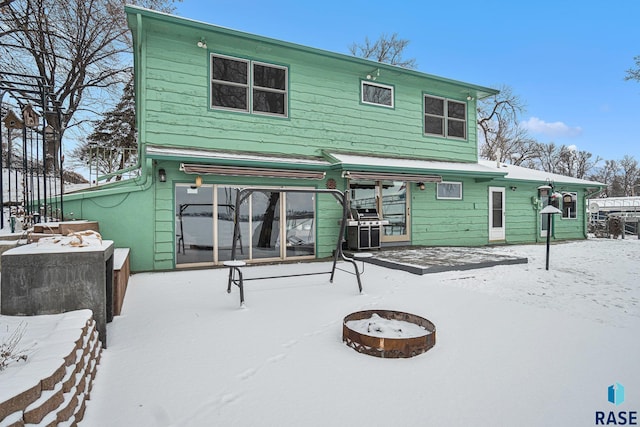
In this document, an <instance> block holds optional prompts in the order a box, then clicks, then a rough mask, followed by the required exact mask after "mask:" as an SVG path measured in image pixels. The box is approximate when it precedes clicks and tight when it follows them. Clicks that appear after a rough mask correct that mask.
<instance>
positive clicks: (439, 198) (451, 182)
mask: <svg viewBox="0 0 640 427" xmlns="http://www.w3.org/2000/svg"><path fill="white" fill-rule="evenodd" d="M441 184H458V186H459V187H460V197H443V196H440V194H439V191H438V189H439V188H440V185H441ZM462 191H463V188H462V182H461V181H442V182H438V183H436V199H438V200H462Z"/></svg>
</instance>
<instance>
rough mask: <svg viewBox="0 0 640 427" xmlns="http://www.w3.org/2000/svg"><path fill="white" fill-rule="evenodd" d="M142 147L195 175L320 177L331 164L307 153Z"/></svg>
mask: <svg viewBox="0 0 640 427" xmlns="http://www.w3.org/2000/svg"><path fill="white" fill-rule="evenodd" d="M145 150H146V151H145V153H146V155H147V157H149V158H151V159H155V160H166V161H175V162H179V163H180V170H181V171H182V172H184V173H187V174H197V175H225V176H243V177H267V178H295V179H324V177H325V171H326V170H327V169H328V168H329V167H330V166H331V163H329V162H327V161H326V160H321V159H314V158H308V157H285V156H270V155H256V154H253V153H245V152H238V151H212V150H202V149H192V148H182V147H160V146H153V145H147V146H146V149H145Z"/></svg>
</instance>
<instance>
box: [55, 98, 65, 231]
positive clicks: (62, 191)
mask: <svg viewBox="0 0 640 427" xmlns="http://www.w3.org/2000/svg"><path fill="white" fill-rule="evenodd" d="M61 107H62V106H61V105H60V104H59V103H57V105H56V113H57V114H58V127H59V129H58V135H57V136H58V144H60V221H64V206H63V201H62V196H63V194H64V169H63V167H62V160H63V157H64V155H63V154H62V111H60V108H61Z"/></svg>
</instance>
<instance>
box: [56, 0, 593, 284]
mask: <svg viewBox="0 0 640 427" xmlns="http://www.w3.org/2000/svg"><path fill="white" fill-rule="evenodd" d="M126 13H127V17H128V22H129V27H130V29H131V32H132V35H133V49H134V66H135V90H136V115H137V117H136V120H137V127H138V132H139V164H138V165H137V166H136V167H138V168H140V177H139V178H137V179H134V180H127V181H121V182H118V183H112V184H107V185H104V186H100V187H97V188H94V189H92V190H90V191H85V192H82V193H79V194H73V195H69V196H68V197H67V198H66V199H65V207H66V209H65V210H66V211H67V212H70V211H72V212H73V213H74V216H75V217H76V218H87V219H92V220H98V221H99V222H100V229H101V231H102V232H103V233H104V234H105V235H106V236H108V237H109V238H110V239H113V240H114V241H115V242H116V245H117V246H127V247H130V248H131V249H132V258H131V261H132V269H133V270H136V271H141V270H162V269H174V268H179V267H186V266H207V265H218V264H220V263H222V261H224V260H227V259H229V257H230V256H231V250H230V248H231V245H232V240H233V237H232V236H233V224H234V218H236V210H239V212H238V213H239V214H238V216H237V218H239V221H240V230H241V233H240V236H239V239H238V241H237V245H238V247H239V248H240V249H239V251H238V256H239V257H241V258H242V259H246V260H248V261H250V262H258V261H263V260H267V261H274V260H292V259H305V258H322V257H327V256H330V255H331V252H332V250H333V249H334V248H335V244H336V239H337V236H338V230H339V219H340V217H341V207H340V206H339V205H338V204H337V203H336V200H335V199H334V198H333V197H330V196H327V195H324V194H315V193H304V192H303V193H286V192H284V191H283V189H287V188H298V189H304V188H308V189H314V188H315V189H317V188H337V189H339V190H343V191H346V193H347V195H348V196H349V200H350V206H351V207H352V208H354V209H361V210H362V209H367V211H366V212H369V213H371V212H377V214H378V216H379V219H380V220H382V224H384V225H382V227H381V230H380V235H379V241H380V245H381V246H382V247H385V246H391V245H407V246H409V245H431V246H434V245H449V246H472V245H475V246H477V245H487V244H493V243H499V244H503V243H526V242H536V241H540V240H542V239H544V238H545V236H546V233H548V232H549V231H548V228H549V227H548V224H547V223H546V220H545V219H546V216H541V215H540V213H539V211H540V209H541V207H542V206H544V205H545V204H546V203H547V201H548V200H549V197H550V196H557V198H559V199H560V200H559V202H558V206H559V208H560V209H561V210H562V214H561V215H560V214H559V215H558V216H557V220H556V221H555V222H554V226H553V228H552V230H551V233H552V235H553V237H554V238H555V239H581V238H585V236H586V215H587V212H586V209H585V198H586V197H587V196H589V195H590V193H594V192H597V191H598V190H600V188H601V184H599V183H595V182H589V181H584V180H578V179H574V178H569V177H564V176H559V175H553V174H548V173H543V172H539V171H531V170H528V169H523V168H518V167H514V166H507V165H499V164H496V163H495V162H486V161H479V160H478V133H477V126H476V120H477V118H476V103H477V101H478V100H479V99H482V98H484V97H487V96H491V95H494V94H496V93H497V91H496V90H494V89H490V88H486V87H482V86H478V85H474V84H471V83H465V82H460V81H455V80H450V79H447V78H442V77H438V76H433V75H429V74H425V73H422V72H418V71H414V70H407V69H403V68H399V67H395V66H391V65H387V64H381V63H377V62H373V61H369V60H365V59H361V58H356V57H352V56H348V55H343V54H337V53H332V52H327V51H323V50H319V49H315V48H311V47H306V46H301V45H297V44H293V43H288V42H284V41H279V40H273V39H270V38H266V37H261V36H257V35H252V34H247V33H244V32H239V31H234V30H231V29H227V28H222V27H218V26H214V25H210V24H206V23H202V22H197V21H193V20H190V19H185V18H181V17H176V16H172V15H168V14H164V13H159V12H155V11H151V10H147V9H143V8H139V7H133V6H127V7H126ZM549 184H552V185H553V191H551V190H550V189H549V188H547V187H548V185H549ZM252 186H260V187H267V188H269V190H265V191H260V192H256V193H254V194H252V195H251V197H250V198H248V199H247V200H245V201H244V202H243V203H242V204H241V205H239V206H236V204H235V200H236V198H235V195H236V193H237V191H238V189H240V188H246V187H252ZM347 234H348V233H347ZM355 246H356V248H357V247H358V245H355Z"/></svg>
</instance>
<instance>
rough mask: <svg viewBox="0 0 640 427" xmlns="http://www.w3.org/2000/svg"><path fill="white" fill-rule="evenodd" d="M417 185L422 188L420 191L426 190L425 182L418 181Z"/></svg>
mask: <svg viewBox="0 0 640 427" xmlns="http://www.w3.org/2000/svg"><path fill="white" fill-rule="evenodd" d="M416 185H417V186H418V188H419V189H420V191H424V188H425V187H424V182H418V183H417V184H416Z"/></svg>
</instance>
